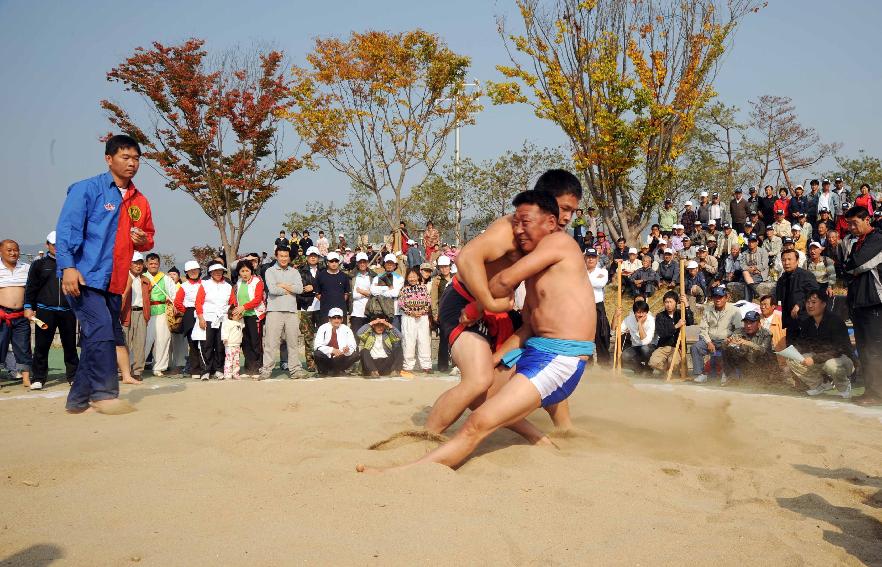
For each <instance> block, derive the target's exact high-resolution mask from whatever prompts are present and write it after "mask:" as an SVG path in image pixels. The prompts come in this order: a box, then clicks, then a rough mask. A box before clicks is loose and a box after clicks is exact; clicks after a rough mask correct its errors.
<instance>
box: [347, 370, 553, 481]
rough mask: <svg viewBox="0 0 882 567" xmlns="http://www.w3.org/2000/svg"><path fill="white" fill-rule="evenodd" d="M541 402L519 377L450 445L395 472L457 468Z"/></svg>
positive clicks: (362, 468)
mask: <svg viewBox="0 0 882 567" xmlns="http://www.w3.org/2000/svg"><path fill="white" fill-rule="evenodd" d="M541 401H542V400H541V399H540V398H539V391H538V390H536V387H535V386H533V385H532V384H531V383H530V381H529V380H528V379H527V378H526V377H525V376H523V375H522V374H515V376H514V377H513V378H512V379H511V380H509V382H508V383H507V384H506V385H505V386H503V387H502V389H501V390H500V391H499V393H498V394H496V395H495V396H493V397H491V398H489V399H488V400H487V401H486V402H484V404H483V405H482V406H481V407H479V408H478V409H477V410H476V411H475V412H474V413H472V414H471V415H470V416H469V418H468V420H466V422H465V425H463V426H462V428H460V430H459V431H457V432H456V435H454V436H453V438H452V439H451V440H450V441H448V442H447V443H444V444H443V445H441V446H440V447H438V448H437V449H435V450H434V451H432V452H430V453H428V454H427V455H426V456H424V457H423V458H421V459H419V460H418V461H416V463H412V464H410V465H405V466H403V467H395V468H405V467H408V466H412V465H414V464H419V463H440V464H442V465H446V466H448V467H451V468H456V467H458V466H459V465H460V464H462V462H463V461H464V460H465V459H466V458H467V457H468V456H469V455H470V454H471V453H472V452H473V451H474V450H475V448H476V447H477V446H478V444H479V443H481V441H483V440H484V439H486V438H487V436H488V435H490V434H491V433H493V432H494V431H496V430H497V429H499V428H500V427H505V426H506V425H510V424H512V423H516V422H518V421H520V420H522V419H524V418H525V417H526V416H527V415H529V414H530V413H532V412H533V411H534V410H535V409H537V408H538V407H539V406H540V405H541ZM356 470H357V471H358V472H364V471H371V472H376V471H378V470H379V469H368V468H367V467H365V466H364V465H358V466H357V467H356Z"/></svg>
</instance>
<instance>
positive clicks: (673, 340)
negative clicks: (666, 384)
mask: <svg viewBox="0 0 882 567" xmlns="http://www.w3.org/2000/svg"><path fill="white" fill-rule="evenodd" d="M678 300H679V301H681V302H683V303H686V296H685V295H677V292H676V291H669V292H667V293H666V294H665V296H664V309H663V310H662V311H659V313H658V315H656V316H655V338H654V340H653V343H654V344H655V347H656V348H655V350H654V351H652V356H650V357H649V366H650V367H651V368H654V369H655V370H658V371H659V372H661V373H662V374H666V373H667V372H668V368H670V366H671V359H672V358H673V359H674V362H673V364H674V366H677V365H678V364H680V351H679V350H677V337H679V336H680V328H681V327H683V323H682V322H681V321H680V304H679V303H678V302H677V301H678ZM685 324H686V325H694V324H695V317H693V315H692V310H691V309H689V308H688V307H687V308H686V323H685Z"/></svg>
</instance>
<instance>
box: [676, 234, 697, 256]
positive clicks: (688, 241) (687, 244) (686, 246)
mask: <svg viewBox="0 0 882 567" xmlns="http://www.w3.org/2000/svg"><path fill="white" fill-rule="evenodd" d="M697 250H698V248H697V247H696V246H693V245H692V238H691V237H690V236H689V235H688V234H687V235H685V236H684V237H683V248H681V249H680V252H679V256H680V259H681V260H693V259H695V255H696V253H697Z"/></svg>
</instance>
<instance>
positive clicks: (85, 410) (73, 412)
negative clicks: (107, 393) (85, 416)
mask: <svg viewBox="0 0 882 567" xmlns="http://www.w3.org/2000/svg"><path fill="white" fill-rule="evenodd" d="M65 411H66V412H67V413H69V414H71V415H77V414H81V413H95V410H94V409H93V408H92V406H89V407H87V408H78V409H67V410H65Z"/></svg>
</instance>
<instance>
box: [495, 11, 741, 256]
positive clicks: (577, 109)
mask: <svg viewBox="0 0 882 567" xmlns="http://www.w3.org/2000/svg"><path fill="white" fill-rule="evenodd" d="M516 1H517V6H518V8H519V12H520V17H521V20H522V24H523V28H522V29H521V31H520V32H518V33H511V32H510V31H509V29H508V28H507V26H506V22H505V21H504V20H503V19H500V20H499V32H500V35H502V37H503V40H504V41H505V44H506V48H507V51H508V54H509V58H510V59H511V64H510V65H500V66H498V67H497V68H498V69H499V71H500V72H501V73H502V74H503V75H504V76H505V80H503V81H500V82H496V83H492V84H491V85H490V86H489V88H488V90H489V94H490V96H491V98H492V99H493V101H494V102H495V103H497V104H508V103H527V104H529V105H531V106H532V107H533V109H534V112H535V114H536V116H538V117H539V118H543V119H547V120H551V121H553V122H555V123H556V124H557V125H558V126H559V127H560V128H561V129H562V130H563V132H564V133H565V134H566V136H567V137H568V138H569V141H570V143H571V146H572V151H573V161H574V163H575V167H576V168H577V169H578V170H579V171H581V172H582V174H583V179H584V181H585V185H586V187H587V190H588V192H589V194H590V196H591V199H592V200H593V201H594V202H595V203H596V204H597V206H598V209H599V210H600V211H601V214H602V217H603V219H604V222H605V224H606V227H607V229H608V230H609V231H610V232H611V233H612V234H613V236H615V237H619V236H623V237H625V238H626V239H627V240H629V241H631V242H634V241H635V240H636V239H637V238H638V236H639V233H640V231H641V230H642V229H643V228H644V227H645V226H646V224H647V223H648V222H649V220H650V218H651V214H652V212H653V209H654V208H655V207H656V206H657V205H658V204H659V202H660V201H661V200H662V199H663V198H664V197H665V195H667V194H670V193H671V192H672V191H673V188H674V187H676V186H679V185H680V183H678V160H679V159H680V157H681V154H682V152H683V149H684V147H685V144H686V142H687V140H688V135H689V133H690V130H691V129H692V128H693V126H694V121H695V113H696V112H697V111H698V110H699V109H700V108H701V107H702V106H703V105H704V104H705V103H706V102H707V101H708V100H710V99H711V98H712V97H713V96H714V92H713V89H712V83H713V80H714V78H715V74H716V71H717V67H718V64H719V61H720V57H721V56H722V54H723V52H724V51H725V49H726V46H727V44H728V42H730V41H731V39H732V36H733V30H734V28H735V26H736V24H737V22H738V21H739V20H740V19H741V18H742V16H744V15H745V14H746V13H747V12H749V11H751V10H756V9H758V7H757V5H756V2H755V0H554V1H552V2H550V3H545V2H540V1H539V0H516Z"/></svg>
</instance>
